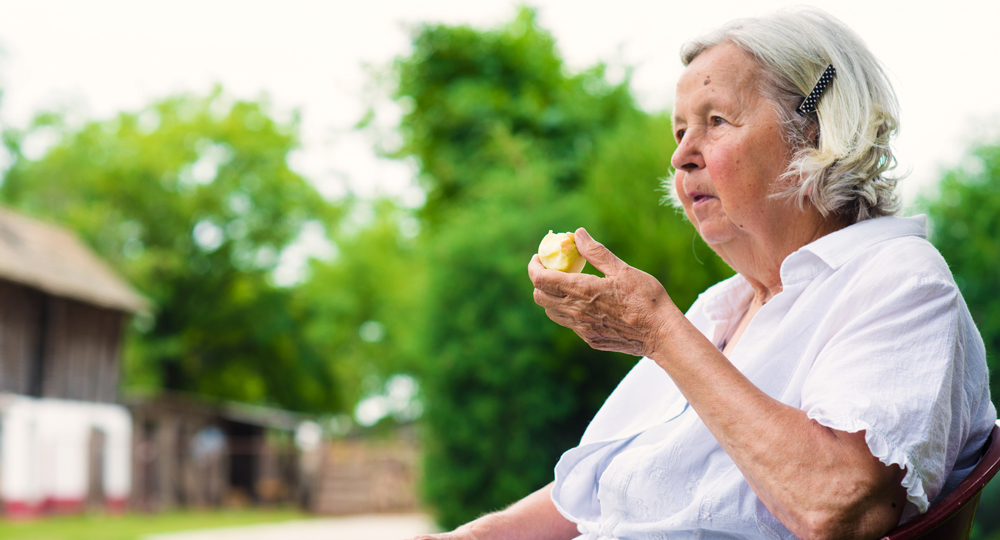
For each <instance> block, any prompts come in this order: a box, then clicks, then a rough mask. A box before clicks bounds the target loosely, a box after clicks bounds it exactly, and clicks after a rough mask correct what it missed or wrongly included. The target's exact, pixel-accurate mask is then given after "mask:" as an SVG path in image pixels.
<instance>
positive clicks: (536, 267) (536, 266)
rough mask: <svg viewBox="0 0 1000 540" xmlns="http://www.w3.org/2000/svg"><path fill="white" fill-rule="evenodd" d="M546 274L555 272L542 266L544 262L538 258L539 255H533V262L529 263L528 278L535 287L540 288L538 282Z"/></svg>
mask: <svg viewBox="0 0 1000 540" xmlns="http://www.w3.org/2000/svg"><path fill="white" fill-rule="evenodd" d="M545 272H553V270H549V269H548V268H545V267H544V266H542V260H541V259H539V258H538V254H537V253H536V254H534V255H532V256H531V260H530V261H529V262H528V278H529V279H531V282H532V283H534V284H535V287H537V286H538V280H539V278H540V277H541V276H542V274H544V273H545Z"/></svg>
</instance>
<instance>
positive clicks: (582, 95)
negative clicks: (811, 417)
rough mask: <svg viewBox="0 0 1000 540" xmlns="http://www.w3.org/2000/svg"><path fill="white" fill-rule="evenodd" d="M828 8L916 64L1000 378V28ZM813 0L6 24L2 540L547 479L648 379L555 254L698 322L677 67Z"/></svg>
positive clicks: (857, 4) (919, 161) (1, 188)
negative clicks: (548, 283)
mask: <svg viewBox="0 0 1000 540" xmlns="http://www.w3.org/2000/svg"><path fill="white" fill-rule="evenodd" d="M806 3H808V4H813V5H817V6H820V7H822V8H823V9H826V10H827V11H829V12H830V13H831V14H833V15H834V16H836V17H838V18H840V19H841V20H843V21H844V22H845V23H847V24H848V25H849V26H851V27H852V28H854V29H855V30H856V31H857V32H858V33H859V34H860V35H861V36H862V37H863V38H865V40H866V41H867V43H868V44H869V45H870V47H871V48H872V49H873V51H874V52H875V54H876V56H878V57H879V58H880V59H881V60H882V61H883V62H884V64H885V65H886V68H887V71H888V73H889V76H890V79H891V80H892V81H893V83H894V84H895V86H896V90H897V92H898V95H899V98H900V104H901V118H902V122H901V123H902V129H901V132H900V136H899V138H898V143H897V148H898V152H897V156H898V158H899V170H900V171H902V172H906V173H908V178H907V179H906V180H904V181H903V182H901V184H900V190H901V192H902V194H903V197H904V203H905V211H904V213H906V214H917V213H926V214H928V215H929V217H930V219H931V223H932V241H933V242H934V243H935V244H936V245H937V246H938V247H939V249H940V250H941V251H942V253H943V254H944V255H945V258H946V259H947V260H948V262H949V264H950V265H951V267H952V270H953V272H954V274H955V278H956V281H957V282H958V284H959V286H960V287H961V288H962V291H963V293H964V295H965V299H966V302H967V303H968V304H969V307H970V309H971V311H972V314H973V316H974V318H975V319H976V322H977V324H978V325H979V329H980V331H981V332H982V335H983V338H984V341H985V342H986V348H987V355H988V360H989V362H990V366H991V368H995V367H996V365H997V361H998V360H997V353H998V352H1000V303H998V302H997V301H996V300H995V298H996V295H997V292H998V291H1000V275H998V272H997V267H998V264H1000V241H998V238H1000V217H998V216H1000V99H998V98H997V97H996V91H995V88H997V87H998V86H1000V71H998V70H996V69H994V67H995V65H996V62H995V60H994V59H993V56H994V54H995V52H996V51H1000V34H997V33H996V32H995V28H994V25H995V21H996V20H1000V4H998V3H996V2H991V1H985V0H984V1H979V2H972V1H970V2H961V1H956V2H950V3H949V4H948V6H946V7H943V6H935V7H934V8H933V9H931V8H929V7H928V6H925V5H922V4H921V3H919V2H911V3H908V4H906V5H888V4H886V5H879V4H873V3H871V2H863V1H837V2H833V1H816V2H806ZM783 5H787V3H786V2H771V1H754V2H737V1H729V0H725V1H719V2H714V3H712V7H711V9H707V8H706V7H705V5H704V4H703V3H693V2H692V3H679V2H656V3H654V2H640V1H622V2H616V3H615V4H614V5H613V6H610V5H607V4H606V3H596V2H595V3H589V4H588V3H580V2H569V1H557V0H549V1H536V2H532V3H531V4H528V5H519V4H515V3H512V2H508V1H499V0H498V1H484V2H457V1H444V0H429V1H425V2H419V3H413V2H403V1H390V0H380V1H379V0H376V1H372V2H367V3H362V4H360V5H359V4H358V3H354V2H352V3H347V2H340V1H331V2H318V1H306V0H294V1H286V2H281V3H280V4H279V3H278V2H263V1H258V2H247V1H244V2H228V1H221V0H220V1H209V2H205V1H199V2H195V1H185V0H180V1H172V2H161V1H150V2H142V3H136V2H126V1H110V0H91V1H89V2H86V3H80V2H69V1H66V2H57V1H41V2H31V3H27V2H15V1H11V0H0V92H2V99H0V131H2V143H3V144H2V148H0V175H2V176H0V298H2V299H3V301H2V302H0V498H2V499H3V502H4V515H5V518H4V519H5V520H4V521H2V522H0V537H3V538H42V537H44V538H91V537H93V538H111V537H112V536H109V535H110V534H112V533H109V532H108V531H111V530H112V529H114V528H115V527H117V528H118V529H120V530H121V531H122V532H120V533H114V534H118V536H114V537H115V538H123V539H124V538H140V537H142V536H143V535H146V534H151V533H156V532H163V531H167V530H178V529H196V528H200V527H209V526H220V525H230V524H232V525H240V524H248V523H255V522H262V521H280V520H288V519H301V518H305V517H308V516H315V515H362V514H363V515H367V514H373V513H374V514H380V513H381V514H386V515H388V514H399V513H417V514H419V515H426V516H429V517H428V519H430V520H432V521H433V522H435V523H436V524H437V525H438V526H439V527H442V528H450V527H453V526H455V525H456V524H458V523H461V522H464V521H466V520H468V519H470V518H473V517H476V516H478V515H480V514H481V513H483V512H486V511H489V510H493V509H497V508H500V507H503V506H505V505H507V504H509V503H510V502H512V501H514V500H516V499H518V498H520V497H521V496H523V495H524V494H526V493H528V492H529V491H531V490H534V489H537V488H538V487H540V486H542V485H544V484H546V483H548V482H549V481H550V480H551V476H552V467H553V465H554V464H555V462H556V460H557V459H558V456H559V455H560V454H561V453H562V452H563V451H564V450H565V449H567V448H569V447H572V446H574V445H575V444H576V442H577V441H578V440H579V437H580V435H581V434H582V432H583V429H584V427H585V426H586V424H587V422H588V421H589V419H590V418H591V416H592V415H593V413H594V412H595V411H596V410H597V408H598V407H599V406H600V405H601V403H603V400H604V398H605V397H606V396H607V394H608V393H609V392H610V391H611V390H612V389H613V388H614V386H615V385H616V384H617V382H618V380H620V378H621V377H622V376H623V375H624V374H625V373H626V372H627V371H628V369H630V368H631V366H632V365H633V364H634V362H635V359H634V358H632V357H626V356H622V355H616V354H610V353H598V352H595V351H592V350H590V349H589V347H587V346H586V345H585V344H584V343H583V342H582V341H580V340H579V339H578V338H577V337H576V336H575V335H574V334H573V333H572V332H570V331H568V330H565V329H563V328H560V327H558V326H556V325H555V324H554V323H551V322H550V321H549V320H548V319H547V318H546V317H545V315H544V313H543V312H542V310H541V309H539V308H538V307H537V306H536V305H535V304H534V303H533V301H532V299H531V284H530V282H529V281H528V279H527V275H526V270H525V267H526V264H527V261H528V259H529V258H530V256H531V254H532V253H533V252H534V251H535V249H536V247H537V244H538V241H539V240H540V239H541V237H542V236H543V235H544V234H545V233H546V232H547V231H548V230H550V229H552V230H556V231H564V230H573V229H575V228H576V227H578V226H585V227H587V229H588V230H589V231H590V232H591V233H592V234H593V235H594V237H595V238H597V239H598V240H599V241H601V242H603V243H604V244H605V245H607V246H608V247H609V248H611V250H612V251H614V252H615V253H617V254H618V255H619V256H620V257H622V258H623V259H624V260H625V261H627V262H628V263H630V264H631V265H633V266H636V267H638V268H640V269H642V270H645V271H647V272H650V273H652V274H654V275H655V276H657V277H658V278H659V279H660V280H661V281H662V282H663V283H664V285H665V286H666V288H667V290H668V291H669V292H670V294H671V296H672V298H673V299H674V300H675V301H676V302H677V304H678V305H679V306H680V307H681V308H684V309H686V308H687V306H689V305H690V303H691V302H692V301H693V300H694V298H695V296H696V295H697V294H698V293H699V292H701V291H702V290H704V289H705V288H706V287H707V286H709V285H711V284H712V283H715V282H717V281H718V280H720V279H722V278H725V277H727V276H729V275H731V270H730V269H729V268H728V267H727V266H726V265H725V264H724V263H723V262H722V261H721V260H719V259H718V258H717V257H716V256H715V255H714V254H713V253H712V252H711V250H710V249H708V248H707V246H705V245H704V244H703V243H702V242H701V240H700V239H699V238H698V237H697V235H696V234H695V232H694V230H693V229H692V228H691V226H690V225H689V224H688V223H687V222H686V221H685V220H684V218H683V217H682V216H681V215H679V214H677V213H675V212H674V211H673V210H671V209H670V208H667V207H664V206H662V205H661V204H660V200H661V197H662V196H663V192H662V191H661V189H660V181H661V179H662V178H663V177H665V176H666V175H668V174H669V173H670V167H669V160H670V155H671V153H672V151H673V147H674V143H673V137H672V135H671V127H670V121H669V117H670V107H671V103H672V99H673V92H674V90H673V86H674V84H675V82H676V80H677V78H678V76H679V74H680V72H681V70H682V66H681V65H680V62H679V60H678V59H677V51H678V50H679V48H680V45H681V43H683V41H684V40H686V39H688V38H691V37H693V36H695V35H697V34H698V33H699V32H700V31H702V30H705V29H708V28H711V27H713V26H717V25H718V24H721V23H723V22H725V21H727V20H729V19H732V18H735V17H739V16H746V15H754V14H761V13H765V12H768V11H771V10H773V9H776V8H779V7H781V6H783ZM993 390H994V391H993V395H994V396H1000V384H997V383H996V382H994V384H993ZM995 399H996V398H995ZM67 515H68V516H71V517H65V516H67ZM52 516H63V517H52ZM136 516H141V518H139V519H136ZM43 517H44V518H45V519H40V518H43ZM109 527H110V529H109ZM97 530H100V531H101V533H100V534H99V535H96V534H97V533H94V532H88V531H97ZM115 530H117V529H115ZM87 534H94V535H95V536H86V535H87ZM974 537H976V538H1000V486H998V485H997V482H994V484H992V485H991V486H990V487H988V488H987V492H986V493H985V494H984V496H983V500H982V503H981V506H980V510H979V520H978V523H977V526H976V529H975V531H974Z"/></svg>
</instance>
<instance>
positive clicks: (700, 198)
mask: <svg viewBox="0 0 1000 540" xmlns="http://www.w3.org/2000/svg"><path fill="white" fill-rule="evenodd" d="M688 197H690V198H691V203H692V204H694V205H698V204H700V203H703V202H705V201H707V200H709V199H712V198H714V197H712V196H711V195H709V194H707V193H702V192H700V191H695V192H693V193H689V194H688Z"/></svg>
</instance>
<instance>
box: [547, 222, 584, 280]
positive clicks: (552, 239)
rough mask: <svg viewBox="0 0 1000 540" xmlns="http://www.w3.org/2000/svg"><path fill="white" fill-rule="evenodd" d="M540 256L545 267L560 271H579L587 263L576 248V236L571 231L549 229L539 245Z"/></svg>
mask: <svg viewBox="0 0 1000 540" xmlns="http://www.w3.org/2000/svg"><path fill="white" fill-rule="evenodd" d="M538 258H539V259H540V260H541V261H542V266H544V267H545V268H548V269H549V270H559V271H560V272H579V271H581V270H583V267H584V266H585V265H586V264H587V259H584V258H583V257H582V256H581V255H580V252H579V251H578V250H577V249H576V238H575V237H574V236H573V233H571V232H564V233H554V232H552V231H549V234H546V235H545V238H542V243H541V244H539V245H538Z"/></svg>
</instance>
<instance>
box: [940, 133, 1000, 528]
mask: <svg viewBox="0 0 1000 540" xmlns="http://www.w3.org/2000/svg"><path fill="white" fill-rule="evenodd" d="M922 203H923V205H924V206H925V207H926V208H927V210H928V214H929V216H930V219H931V225H932V230H931V240H932V241H933V243H934V245H935V246H937V248H938V250H940V251H941V254H942V255H943V256H944V258H945V260H946V261H948V265H949V266H950V267H951V271H952V274H954V276H955V282H956V283H957V284H958V287H959V289H961V291H962V296H963V297H964V298H965V303H966V304H967V305H968V306H969V311H970V312H971V313H972V318H973V320H975V322H976V326H977V327H978V328H979V332H980V334H981V335H982V337H983V342H984V344H985V345H986V361H987V364H988V365H989V368H990V372H991V373H992V374H993V376H992V377H991V378H990V394H991V397H992V398H993V403H994V404H995V405H997V406H998V408H1000V377H998V376H997V373H998V369H1000V357H998V355H1000V302H998V301H997V292H998V291H1000V272H998V271H997V268H998V265H1000V141H997V142H995V143H993V144H983V145H980V146H977V147H975V148H973V149H972V151H971V152H970V153H969V155H968V156H967V158H966V159H965V160H964V163H963V166H962V167H959V168H956V169H953V170H950V171H947V172H946V173H945V174H944V177H943V178H942V180H941V183H940V185H939V186H938V191H937V193H935V196H934V197H933V199H924V200H923V201H922ZM973 537H974V538H987V537H989V538H997V537H1000V483H998V482H997V481H996V480H994V481H993V482H991V483H990V484H989V485H988V486H987V487H986V490H985V491H984V492H983V495H982V500H981V502H980V509H979V511H978V512H977V514H976V527H975V529H974V534H973Z"/></svg>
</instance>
